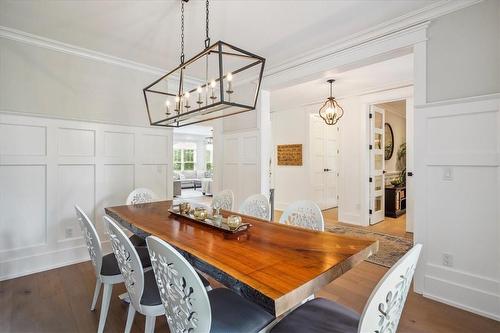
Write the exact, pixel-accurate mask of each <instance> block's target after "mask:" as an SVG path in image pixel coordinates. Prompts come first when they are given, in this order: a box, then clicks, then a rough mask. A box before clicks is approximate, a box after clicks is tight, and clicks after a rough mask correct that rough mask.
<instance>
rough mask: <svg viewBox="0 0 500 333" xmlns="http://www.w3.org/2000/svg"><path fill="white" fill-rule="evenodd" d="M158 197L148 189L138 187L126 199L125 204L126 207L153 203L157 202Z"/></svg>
mask: <svg viewBox="0 0 500 333" xmlns="http://www.w3.org/2000/svg"><path fill="white" fill-rule="evenodd" d="M157 200H158V196H157V195H156V193H154V192H153V191H151V190H150V189H149V188H145V187H140V188H136V189H135V190H133V191H132V192H130V194H129V195H128V197H127V201H126V204H127V205H137V204H141V203H149V202H153V201H157Z"/></svg>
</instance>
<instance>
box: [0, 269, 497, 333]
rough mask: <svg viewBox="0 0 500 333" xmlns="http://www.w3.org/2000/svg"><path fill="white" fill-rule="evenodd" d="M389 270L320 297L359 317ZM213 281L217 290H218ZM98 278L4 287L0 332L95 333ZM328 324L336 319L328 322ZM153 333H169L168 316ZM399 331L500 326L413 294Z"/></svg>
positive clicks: (59, 274) (112, 326) (27, 280)
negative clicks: (92, 307) (93, 306)
mask: <svg viewBox="0 0 500 333" xmlns="http://www.w3.org/2000/svg"><path fill="white" fill-rule="evenodd" d="M386 271H387V269H386V268H384V267H381V266H377V265H374V264H370V263H367V262H363V263H361V264H360V265H358V266H357V267H356V268H354V269H352V270H351V271H349V272H347V273H346V274H344V275H343V276H342V277H340V278H338V279H337V280H335V281H334V282H332V283H330V284H329V285H328V286H326V287H325V288H323V289H322V290H321V291H320V292H319V293H317V296H319V297H325V298H328V299H331V300H335V301H338V302H340V303H342V304H344V305H346V306H349V307H351V308H353V309H355V310H356V311H358V312H361V311H362V310H363V306H364V304H365V303H366V301H367V299H368V297H369V295H370V293H371V291H372V289H373V288H374V287H375V285H376V284H377V282H378V281H379V280H380V278H381V277H382V276H383V274H384V273H385V272H386ZM211 281H212V284H213V286H214V287H218V286H220V284H219V283H217V282H216V281H213V280H211ZM94 284H95V276H94V272H93V268H92V265H91V264H90V262H84V263H80V264H75V265H70V266H66V267H62V268H58V269H53V270H50V271H46V272H42V273H37V274H32V275H28V276H25V277H21V278H17V279H12V280H7V281H3V282H0V309H1V311H0V332H5V333H8V332H12V333H18V332H30V333H31V332H40V333H44V332H46V333H53V332H66V333H68V332H96V331H97V324H98V321H99V313H100V301H101V300H100V299H99V302H98V306H97V308H96V311H94V312H91V311H90V310H89V308H90V303H91V300H92V293H93V288H94ZM123 292H125V287H124V286H123V285H116V286H115V287H114V288H113V297H112V301H111V305H110V309H109V313H108V320H107V322H106V329H105V332H123V330H124V328H125V322H126V317H127V307H128V305H127V304H124V303H122V302H121V301H120V300H119V299H118V295H119V294H121V293H123ZM327 320H333V319H332V318H328V319H327ZM132 332H137V333H139V332H144V316H142V315H140V314H137V315H136V316H135V320H134V325H133V327H132ZM155 332H168V328H167V325H166V319H165V317H164V316H161V317H158V318H157V319H156V329H155ZM398 332H405V333H406V332H408V333H411V332H415V333H430V332H453V333H459V332H480V333H497V332H500V322H497V321H493V320H490V319H487V318H483V317H480V316H477V315H474V314H471V313H469V312H466V311H462V310H459V309H456V308H453V307H450V306H447V305H444V304H442V303H438V302H435V301H432V300H429V299H426V298H424V297H422V296H420V295H417V294H415V293H412V292H411V293H410V295H409V297H408V301H407V303H406V307H405V310H404V314H403V317H402V319H401V322H400V325H399V330H398Z"/></svg>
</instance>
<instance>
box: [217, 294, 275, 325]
mask: <svg viewBox="0 0 500 333" xmlns="http://www.w3.org/2000/svg"><path fill="white" fill-rule="evenodd" d="M208 299H209V300H210V307H211V309H212V326H211V328H210V333H227V332H231V333H240V332H241V333H249V332H258V331H260V330H261V329H262V328H264V327H265V326H266V325H267V324H269V323H270V322H271V321H272V320H273V319H274V317H273V316H272V315H270V314H269V313H267V312H266V311H265V310H264V309H262V308H261V307H259V306H258V305H256V304H255V303H252V302H250V301H248V300H246V299H245V298H243V297H241V296H240V295H238V294H237V293H235V292H234V291H232V290H229V289H226V288H217V289H213V290H210V291H209V292H208Z"/></svg>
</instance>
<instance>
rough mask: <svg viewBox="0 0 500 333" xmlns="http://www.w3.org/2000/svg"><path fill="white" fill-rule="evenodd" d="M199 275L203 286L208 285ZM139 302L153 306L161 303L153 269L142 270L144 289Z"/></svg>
mask: <svg viewBox="0 0 500 333" xmlns="http://www.w3.org/2000/svg"><path fill="white" fill-rule="evenodd" d="M198 275H199V276H200V279H201V281H202V282H203V285H204V286H205V287H207V286H209V285H210V282H208V280H207V279H205V278H204V277H203V276H202V275H200V274H198ZM141 304H142V305H148V306H154V305H160V304H161V298H160V293H159V291H158V285H157V284H156V280H155V275H154V271H153V270H149V271H147V272H144V291H143V292H142V297H141Z"/></svg>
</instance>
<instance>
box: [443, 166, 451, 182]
mask: <svg viewBox="0 0 500 333" xmlns="http://www.w3.org/2000/svg"><path fill="white" fill-rule="evenodd" d="M443 181H445V182H451V181H453V169H452V168H451V167H444V168H443Z"/></svg>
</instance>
